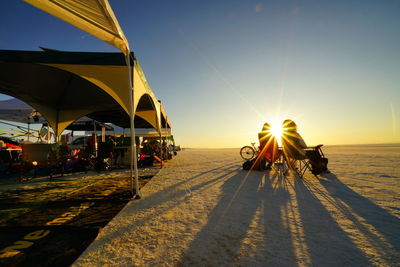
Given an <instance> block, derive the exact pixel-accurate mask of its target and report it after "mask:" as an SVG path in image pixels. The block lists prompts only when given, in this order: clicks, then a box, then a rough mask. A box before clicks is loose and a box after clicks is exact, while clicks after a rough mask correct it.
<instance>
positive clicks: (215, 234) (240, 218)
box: [179, 171, 295, 266]
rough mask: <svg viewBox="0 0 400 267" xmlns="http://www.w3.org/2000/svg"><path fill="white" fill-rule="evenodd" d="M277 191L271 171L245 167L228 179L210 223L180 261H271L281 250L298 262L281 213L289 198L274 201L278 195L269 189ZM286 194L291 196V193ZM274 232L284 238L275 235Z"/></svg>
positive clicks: (211, 263)
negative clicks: (258, 170) (249, 169)
mask: <svg viewBox="0 0 400 267" xmlns="http://www.w3.org/2000/svg"><path fill="white" fill-rule="evenodd" d="M273 191H274V189H272V182H271V177H270V176H269V174H268V173H267V172H262V173H260V172H243V171H242V172H239V173H238V174H237V175H234V176H232V177H231V178H230V179H228V180H227V181H226V182H225V183H224V184H223V186H222V194H221V196H220V198H219V201H218V204H217V205H216V206H215V208H214V209H213V210H212V212H211V213H210V215H209V219H208V222H207V224H206V225H205V226H204V227H203V228H202V229H201V231H200V232H198V233H197V234H196V236H195V238H194V240H193V241H192V242H191V244H190V246H189V248H188V249H187V250H186V251H185V252H184V254H183V256H182V257H181V262H180V264H179V265H183V266H186V265H192V264H195V265H198V264H200V265H204V266H222V265H243V266H247V265H253V266H260V265H265V264H266V263H268V262H271V259H272V256H273V254H274V252H276V251H278V250H279V251H281V252H283V253H284V254H285V258H286V259H287V261H286V262H287V265H295V258H294V255H293V248H292V246H291V243H292V242H291V240H290V232H289V231H287V230H283V229H282V228H283V227H284V226H283V224H282V222H281V218H282V216H281V214H280V209H281V208H282V206H283V205H284V203H285V202H286V201H287V200H284V201H283V202H282V203H279V202H274V203H273V204H272V205H271V203H272V199H273V198H274V196H273V195H272V194H269V193H271V192H273ZM274 192H275V193H280V191H279V190H277V191H274ZM283 197H284V198H286V199H287V195H286V196H283ZM269 217H271V218H274V219H273V220H271V219H270V218H269ZM273 232H278V233H279V235H280V238H281V239H283V240H284V241H283V242H282V240H277V239H275V237H276V235H274V234H271V233H273ZM274 242H278V243H276V244H274ZM267 246H269V247H270V248H272V251H271V249H269V250H268V249H267V248H266V247H267Z"/></svg>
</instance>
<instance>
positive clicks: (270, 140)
mask: <svg viewBox="0 0 400 267" xmlns="http://www.w3.org/2000/svg"><path fill="white" fill-rule="evenodd" d="M276 138H277V137H276V136H274V135H273V133H272V131H271V125H270V124H269V123H265V124H264V125H263V128H262V130H261V132H259V133H258V140H259V143H260V146H259V149H260V153H259V155H258V157H257V164H258V165H259V166H261V169H262V168H263V167H264V164H266V168H267V169H270V168H271V166H272V164H273V163H274V162H275V161H276V160H277V159H278V158H279V157H280V156H281V153H284V155H285V157H286V159H287V160H288V163H289V167H293V168H294V166H293V164H292V163H293V162H294V160H296V159H299V158H304V157H305V156H306V152H305V150H304V149H305V148H307V145H306V143H305V142H304V139H303V138H302V137H301V135H300V134H299V133H298V132H297V125H296V123H295V122H294V121H292V120H285V121H284V122H283V124H282V133H281V141H282V148H283V149H282V150H280V149H279V147H278V141H277V139H276ZM290 159H293V161H290Z"/></svg>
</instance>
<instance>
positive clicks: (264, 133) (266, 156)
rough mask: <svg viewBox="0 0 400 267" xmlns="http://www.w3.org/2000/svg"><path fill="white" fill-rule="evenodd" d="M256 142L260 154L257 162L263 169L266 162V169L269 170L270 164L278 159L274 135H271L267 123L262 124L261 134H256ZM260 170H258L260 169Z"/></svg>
mask: <svg viewBox="0 0 400 267" xmlns="http://www.w3.org/2000/svg"><path fill="white" fill-rule="evenodd" d="M258 141H259V142H260V146H259V149H260V154H259V156H258V157H259V158H260V159H259V161H260V167H261V168H264V167H265V162H267V163H268V164H267V166H266V168H267V169H271V166H272V164H273V163H274V162H275V160H276V159H277V158H278V152H279V151H278V142H277V140H276V138H275V136H274V135H272V133H271V126H270V125H269V123H264V125H263V128H262V130H261V132H259V133H258ZM261 164H263V165H261ZM261 168H260V169H261Z"/></svg>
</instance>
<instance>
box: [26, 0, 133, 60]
mask: <svg viewBox="0 0 400 267" xmlns="http://www.w3.org/2000/svg"><path fill="white" fill-rule="evenodd" d="M24 1H25V2H27V3H29V4H31V5H33V6H35V7H37V8H39V9H41V10H43V11H45V12H47V13H49V14H51V15H53V16H55V17H57V18H59V19H61V20H64V21H65V22H67V23H69V24H71V25H73V26H75V27H77V28H79V29H81V30H83V31H85V32H88V33H90V34H91V35H93V36H95V37H97V38H99V39H100V40H103V41H105V42H107V43H109V44H111V45H113V46H115V47H116V48H118V49H119V50H121V51H122V52H123V53H124V54H125V55H128V54H129V44H128V41H127V39H126V38H125V35H124V33H123V31H122V29H121V27H120V26H119V23H118V20H117V19H116V18H115V15H114V12H113V11H112V9H111V7H110V5H109V3H108V1H106V0H74V1H71V0H24Z"/></svg>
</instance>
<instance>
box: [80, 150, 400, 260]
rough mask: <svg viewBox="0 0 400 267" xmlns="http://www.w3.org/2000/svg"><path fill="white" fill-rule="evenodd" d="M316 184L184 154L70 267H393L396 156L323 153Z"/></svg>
mask: <svg viewBox="0 0 400 267" xmlns="http://www.w3.org/2000/svg"><path fill="white" fill-rule="evenodd" d="M324 151H325V152H326V154H327V156H328V157H329V160H330V163H329V167H330V169H331V171H332V173H331V174H329V175H327V176H325V177H323V178H321V179H316V178H314V177H313V176H311V175H307V176H306V177H305V179H295V178H294V177H291V176H289V177H279V176H278V175H277V174H276V173H274V172H257V171H255V172H249V173H248V172H245V171H243V170H241V164H242V161H241V159H240V157H239V155H238V149H221V150H211V149H210V150H200V149H193V150H185V151H181V152H180V153H179V155H178V156H177V157H176V158H174V159H173V160H172V161H170V162H169V164H168V166H167V167H165V168H164V169H163V170H162V171H161V172H160V173H159V174H158V175H157V176H155V177H154V178H153V179H152V180H151V181H150V182H149V183H148V184H147V185H146V186H145V187H144V188H143V190H142V193H143V197H142V199H141V200H135V201H131V202H129V203H128V204H127V206H126V207H125V208H124V209H123V210H122V211H121V212H120V213H119V214H118V215H117V216H116V217H115V218H114V219H113V220H112V221H111V222H110V223H109V224H108V225H107V226H106V227H105V228H104V229H103V230H102V231H101V232H100V234H99V236H98V237H97V239H96V240H95V241H94V242H93V243H92V244H91V245H90V246H89V247H88V248H87V250H86V251H85V252H84V253H83V254H82V255H81V257H80V258H79V259H77V261H76V262H75V263H74V265H75V266H311V265H313V266H400V146H384V147H360V146H358V147H357V146H356V147H331V148H329V147H328V148H326V149H325V150H324Z"/></svg>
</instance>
